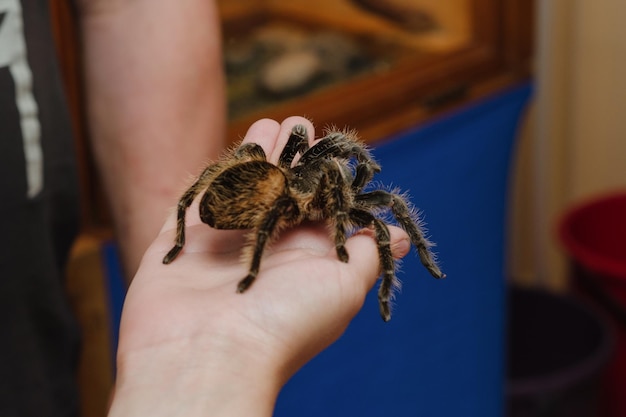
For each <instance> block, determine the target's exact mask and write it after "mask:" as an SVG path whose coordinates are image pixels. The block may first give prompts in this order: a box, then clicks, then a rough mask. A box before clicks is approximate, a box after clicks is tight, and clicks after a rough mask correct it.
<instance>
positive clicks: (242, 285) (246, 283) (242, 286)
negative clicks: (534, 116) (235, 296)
mask: <svg viewBox="0 0 626 417" xmlns="http://www.w3.org/2000/svg"><path fill="white" fill-rule="evenodd" d="M255 278H256V275H252V274H248V276H246V277H245V278H244V279H242V280H241V281H239V284H237V292H238V293H239V294H241V293H243V292H244V291H246V290H247V289H248V288H250V285H252V283H253V282H254V280H255Z"/></svg>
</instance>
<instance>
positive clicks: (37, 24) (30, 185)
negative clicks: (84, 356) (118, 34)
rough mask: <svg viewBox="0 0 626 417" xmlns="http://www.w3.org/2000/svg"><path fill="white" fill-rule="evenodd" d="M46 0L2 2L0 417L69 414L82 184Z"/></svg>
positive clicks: (73, 401) (73, 400) (73, 398)
mask: <svg viewBox="0 0 626 417" xmlns="http://www.w3.org/2000/svg"><path fill="white" fill-rule="evenodd" d="M49 19H50V15H49V10H48V1H47V0H23V1H21V2H20V1H18V0H3V1H0V334H1V335H2V336H1V341H0V416H2V417H5V416H20V417H21V416H75V415H77V414H78V395H77V387H76V381H75V368H76V359H77V354H78V351H77V347H78V328H77V326H76V323H75V321H74V318H73V317H72V314H71V312H70V309H69V306H68V302H67V299H66V296H65V292H64V275H63V274H64V267H65V262H66V258H67V254H68V250H69V248H70V245H71V243H72V240H73V239H74V237H75V234H76V232H77V226H78V222H77V220H78V215H79V212H78V184H77V173H76V163H75V155H74V148H73V141H72V136H71V126H70V122H69V115H68V111H67V107H66V103H65V99H64V95H63V90H62V85H61V81H60V77H59V69H58V66H57V61H56V51H55V46H54V43H53V37H52V32H51V27H50V21H49Z"/></svg>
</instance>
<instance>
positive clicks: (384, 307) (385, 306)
mask: <svg viewBox="0 0 626 417" xmlns="http://www.w3.org/2000/svg"><path fill="white" fill-rule="evenodd" d="M378 308H379V310H380V317H382V319H383V321H385V322H388V321H389V320H391V309H390V308H389V300H382V299H378Z"/></svg>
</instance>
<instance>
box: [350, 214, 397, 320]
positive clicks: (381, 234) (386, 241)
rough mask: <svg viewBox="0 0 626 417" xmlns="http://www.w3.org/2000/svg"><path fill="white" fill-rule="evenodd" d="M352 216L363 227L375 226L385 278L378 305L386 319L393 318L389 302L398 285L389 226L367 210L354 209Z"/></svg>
mask: <svg viewBox="0 0 626 417" xmlns="http://www.w3.org/2000/svg"><path fill="white" fill-rule="evenodd" d="M350 218H351V219H352V220H353V221H354V222H355V223H357V224H358V225H359V226H361V227H369V226H374V233H375V236H376V244H377V245H378V257H379V260H380V269H381V270H382V273H383V278H382V281H381V283H380V287H379V288H378V307H379V309H380V316H381V317H382V319H383V320H384V321H389V320H391V307H390V306H389V303H390V302H391V299H392V298H393V289H394V287H397V286H398V281H397V279H396V273H395V269H396V264H395V261H394V259H393V254H392V253H391V237H390V235H389V228H388V227H387V225H386V224H385V223H384V222H383V221H382V220H380V219H377V218H376V217H375V216H374V215H373V214H371V213H369V212H368V211H365V210H359V209H352V210H351V211H350Z"/></svg>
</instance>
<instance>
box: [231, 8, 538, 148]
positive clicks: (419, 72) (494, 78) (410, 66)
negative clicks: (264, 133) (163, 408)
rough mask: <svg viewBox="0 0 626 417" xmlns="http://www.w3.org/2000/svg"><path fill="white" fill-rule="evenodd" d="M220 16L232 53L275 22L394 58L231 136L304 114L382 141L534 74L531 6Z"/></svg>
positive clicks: (236, 125)
mask: <svg viewBox="0 0 626 417" xmlns="http://www.w3.org/2000/svg"><path fill="white" fill-rule="evenodd" d="M363 4H366V5H367V4H369V5H370V6H371V5H372V4H374V5H378V6H379V10H378V12H376V11H372V8H371V7H370V8H366V7H363V6H362V5H363ZM384 7H388V8H389V10H390V12H389V13H387V14H385V11H384V10H382V9H383V8H384ZM394 7H395V9H399V8H404V12H405V13H404V14H405V15H406V14H408V13H415V14H418V13H421V14H422V16H423V18H422V20H423V21H425V23H424V24H423V25H422V26H421V27H417V28H411V27H407V26H406V25H403V22H400V21H398V20H399V19H401V18H399V17H397V18H396V19H395V20H394V18H393V16H392V17H389V15H392V14H393V8H394ZM221 11H222V16H223V18H224V39H225V42H224V44H225V50H226V53H228V48H229V46H230V42H232V41H233V39H237V37H238V36H239V37H240V36H242V33H244V34H250V33H254V31H255V30H258V28H259V27H261V28H262V27H263V26H268V25H272V24H275V25H291V26H295V27H302V28H304V30H308V31H309V32H316V31H317V32H319V31H328V30H331V31H336V32H340V33H344V34H346V35H347V36H350V37H352V39H355V40H356V41H357V42H359V41H360V42H361V43H363V44H365V45H366V46H365V48H367V47H368V46H370V47H371V46H372V44H378V45H379V49H386V50H393V51H394V52H391V53H390V55H391V54H393V56H391V57H389V56H384V55H383V56H382V57H381V60H382V61H383V65H378V66H376V65H374V66H373V67H374V68H373V69H372V70H371V71H369V72H364V73H359V74H357V75H355V76H354V77H353V78H348V79H344V80H341V81H339V82H336V83H334V84H333V83H330V84H328V85H323V86H322V87H320V88H318V89H313V90H312V91H308V92H305V93H303V94H299V95H293V96H291V97H287V98H283V99H281V100H276V102H275V103H273V104H268V105H266V106H264V107H260V108H257V109H255V110H252V111H250V112H249V113H247V114H243V115H241V114H237V115H233V116H234V117H232V119H231V123H230V136H231V138H233V139H234V138H237V137H239V136H240V135H241V134H242V132H245V130H246V128H247V126H248V125H249V124H250V123H251V122H253V121H254V120H256V119H258V118H260V117H271V118H275V119H278V120H280V119H282V118H284V117H287V116H290V115H305V116H307V117H309V118H311V119H312V120H313V121H314V122H315V124H316V125H317V126H326V125H329V124H333V125H336V126H338V127H342V126H350V127H352V128H355V129H357V130H358V131H359V132H360V133H361V137H362V138H363V139H364V140H366V141H375V140H377V139H379V138H382V137H385V136H388V135H391V134H394V133H397V132H398V131H401V130H403V129H406V128H408V127H410V126H414V125H416V124H419V123H422V122H424V121H425V120H427V119H429V118H431V117H433V116H434V115H436V114H438V113H440V112H442V111H446V110H449V109H450V108H452V107H454V106H459V105H462V104H465V103H467V102H470V101H472V100H475V99H477V98H479V97H481V96H484V95H486V94H489V93H491V92H494V91H497V90H498V89H502V88H506V87H507V86H509V85H513V84H515V83H518V82H519V81H520V80H522V79H525V78H528V77H529V76H530V61H531V58H532V45H533V39H532V34H533V2H532V1H526V0H451V1H446V2H441V1H433V0H413V1H410V0H409V1H406V0H404V1H385V0H382V1H371V0H370V1H365V0H363V1H359V0H322V1H319V2H316V3H315V6H311V3H310V2H307V1H305V0H293V1H282V0H273V1H272V0H268V1H260V2H259V1H238V2H231V1H226V0H224V1H222V2H221ZM385 52H386V51H382V53H383V54H384V53H385ZM373 53H374V54H375V53H376V52H375V51H374V52H373ZM259 70H260V69H259Z"/></svg>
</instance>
